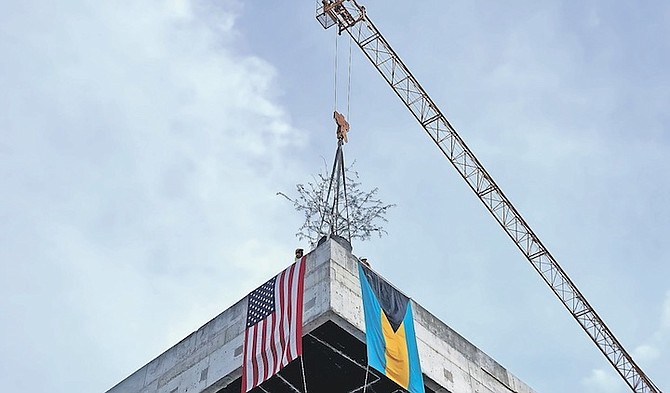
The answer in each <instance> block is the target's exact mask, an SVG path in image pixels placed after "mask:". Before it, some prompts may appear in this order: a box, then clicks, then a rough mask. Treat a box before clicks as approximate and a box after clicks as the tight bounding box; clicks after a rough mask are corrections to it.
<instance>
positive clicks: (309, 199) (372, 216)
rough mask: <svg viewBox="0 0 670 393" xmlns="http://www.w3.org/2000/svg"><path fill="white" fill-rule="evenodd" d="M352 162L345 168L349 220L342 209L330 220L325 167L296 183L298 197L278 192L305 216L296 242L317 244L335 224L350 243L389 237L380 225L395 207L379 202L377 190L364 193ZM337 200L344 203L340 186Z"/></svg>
mask: <svg viewBox="0 0 670 393" xmlns="http://www.w3.org/2000/svg"><path fill="white" fill-rule="evenodd" d="M354 163H355V161H354V162H352V164H350V165H349V167H347V168H345V177H346V184H347V195H346V198H347V205H348V207H349V220H348V221H347V215H346V214H347V213H346V211H345V210H344V209H341V211H340V212H339V213H338V214H337V216H336V217H333V215H332V210H331V209H332V196H331V200H330V201H328V200H326V198H327V196H328V187H329V185H330V176H329V175H328V171H327V167H326V168H325V173H318V174H316V175H313V176H312V181H310V182H307V183H306V184H296V191H297V193H298V196H297V197H295V198H291V197H289V196H287V195H286V194H284V193H283V192H278V193H277V195H279V196H282V197H284V198H286V199H287V200H288V201H290V202H291V203H293V207H294V208H295V210H296V211H298V212H300V213H302V214H303V215H304V217H305V221H304V222H303V224H302V225H301V226H300V228H299V229H298V232H297V233H296V236H297V237H298V239H299V240H303V239H307V240H309V241H310V242H311V243H312V244H316V242H317V240H318V239H319V238H320V237H321V236H323V235H325V234H326V232H328V231H329V230H330V228H331V227H332V226H333V224H337V225H336V227H337V228H348V230H349V235H350V237H351V239H352V240H353V239H358V240H361V241H365V240H369V239H370V238H371V237H372V236H373V235H377V236H379V237H382V236H383V235H386V234H388V232H387V231H386V230H385V229H384V227H383V223H385V222H388V220H387V219H386V213H387V212H388V210H389V209H390V208H392V207H394V206H395V204H384V203H383V202H382V201H381V200H379V199H378V198H377V193H378V192H379V189H378V188H374V189H372V190H370V191H365V190H363V189H362V188H361V182H360V181H359V175H358V172H356V171H355V170H353V169H352V168H353V165H354ZM333 192H336V191H335V189H332V190H331V193H333ZM338 197H339V199H340V200H341V201H344V198H345V196H344V189H343V187H340V189H339V196H338ZM322 224H323V227H322ZM347 224H348V225H347Z"/></svg>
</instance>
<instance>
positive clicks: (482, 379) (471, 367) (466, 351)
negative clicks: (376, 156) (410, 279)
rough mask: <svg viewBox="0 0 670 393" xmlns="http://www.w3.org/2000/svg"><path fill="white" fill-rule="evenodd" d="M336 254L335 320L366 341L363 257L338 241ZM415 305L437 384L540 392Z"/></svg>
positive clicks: (467, 392) (467, 390) (485, 391)
mask: <svg viewBox="0 0 670 393" xmlns="http://www.w3.org/2000/svg"><path fill="white" fill-rule="evenodd" d="M331 255H332V256H331V264H330V270H331V273H330V274H331V280H330V291H331V295H330V296H331V309H332V311H333V313H334V318H333V319H335V320H336V321H337V320H338V318H341V319H342V321H341V322H340V325H349V326H343V327H344V328H345V329H346V330H348V331H349V332H350V333H352V334H354V335H355V336H357V337H358V338H359V339H361V340H362V341H364V340H365V333H364V331H365V321H364V317H363V308H362V307H363V301H362V298H361V288H360V281H359V278H358V266H357V263H358V260H357V259H356V257H354V256H353V255H351V254H350V253H348V252H347V251H346V250H345V249H344V248H343V247H341V246H340V245H339V244H337V243H333V244H332V245H331ZM372 267H373V270H374V266H372ZM410 297H411V296H410ZM412 308H413V311H414V324H415V330H416V336H417V346H418V349H419V358H420V361H421V368H422V371H423V373H424V374H425V375H426V376H427V377H429V378H430V379H431V380H432V381H433V382H435V383H436V385H431V386H430V387H431V388H434V389H436V390H437V391H438V392H452V393H471V392H472V393H475V392H477V393H510V392H514V393H534V390H533V389H531V388H530V387H529V386H528V385H526V384H525V383H523V382H522V381H521V380H520V379H519V378H517V377H516V376H514V375H513V374H511V373H510V372H508V371H507V370H506V369H505V368H504V367H503V366H501V365H500V364H498V363H497V362H496V361H495V360H493V359H492V358H491V357H489V356H488V355H486V354H485V353H484V352H482V351H481V350H480V349H478V348H477V347H475V346H474V345H473V344H472V343H470V342H469V341H467V340H466V339H465V338H463V337H462V336H461V335H459V334H458V333H456V332H455V331H453V330H452V329H451V328H449V326H447V325H446V324H445V323H443V322H442V321H440V320H439V319H438V318H437V317H435V316H434V315H432V314H431V313H429V312H428V311H427V310H426V309H424V308H423V307H421V306H420V305H419V304H417V303H415V302H412ZM342 322H344V323H342Z"/></svg>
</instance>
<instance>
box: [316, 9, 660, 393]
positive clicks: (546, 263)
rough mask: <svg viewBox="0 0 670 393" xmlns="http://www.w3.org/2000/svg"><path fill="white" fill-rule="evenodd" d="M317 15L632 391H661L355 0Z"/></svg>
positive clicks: (655, 392)
mask: <svg viewBox="0 0 670 393" xmlns="http://www.w3.org/2000/svg"><path fill="white" fill-rule="evenodd" d="M316 18H317V20H318V21H319V23H321V25H322V26H323V27H324V28H325V29H328V28H330V27H332V26H337V27H338V33H339V34H341V33H342V32H344V31H346V32H347V33H348V34H349V35H350V36H351V38H352V39H353V40H354V41H355V42H356V44H357V45H358V46H359V48H361V50H362V51H363V53H364V54H365V56H366V57H367V58H368V59H369V60H370V61H371V62H372V64H373V65H374V66H375V68H377V70H378V71H379V72H380V74H381V75H382V77H383V78H384V79H385V80H386V82H387V83H388V84H389V86H390V87H391V88H392V89H393V91H394V92H395V93H396V94H397V95H398V97H399V98H400V100H401V101H402V102H403V103H404V104H405V106H407V108H408V109H409V111H410V112H411V113H412V115H413V116H414V117H415V118H416V119H417V121H418V122H419V123H420V124H421V126H422V127H423V128H424V130H425V131H426V132H427V133H428V135H429V136H430V137H431V139H432V140H433V141H434V142H435V144H436V145H437V147H438V148H439V149H440V150H441V151H442V153H443V154H444V155H445V156H446V157H447V159H448V160H449V161H450V162H451V164H452V165H453V166H454V168H455V169H456V170H457V171H458V173H459V174H460V175H461V177H462V178H463V179H464V180H465V181H466V183H467V184H468V186H469V187H470V188H471V189H472V190H473V191H474V193H475V195H477V197H478V198H479V199H480V200H481V201H482V203H483V204H484V206H486V208H487V209H488V210H489V212H490V213H491V214H492V215H493V217H494V218H495V219H496V221H497V222H498V224H500V226H501V227H502V228H503V230H504V231H505V232H506V233H507V235H508V236H509V237H510V238H511V239H512V241H513V242H514V244H516V246H517V247H518V248H519V250H520V251H521V252H522V253H523V254H524V256H525V257H526V259H527V260H528V261H529V262H530V263H531V265H532V266H533V268H535V270H536V271H537V272H538V273H539V274H540V276H541V277H542V279H543V280H544V281H545V282H546V283H547V285H549V287H550V288H551V289H552V291H553V292H554V294H555V295H556V296H557V297H558V298H559V300H560V301H561V302H562V303H563V305H564V306H565V307H566V308H567V310H568V311H569V312H570V314H571V315H572V316H573V318H574V319H575V320H576V321H577V322H578V323H579V325H580V326H581V327H582V329H584V331H585V332H586V334H587V335H588V336H589V337H590V338H591V340H593V342H594V343H595V344H596V346H597V347H598V349H599V350H600V351H601V352H602V353H603V354H604V355H605V357H606V358H607V360H608V361H609V362H610V363H611V364H612V366H613V367H614V368H615V369H616V371H617V372H618V373H619V375H620V376H621V377H622V378H623V379H624V381H625V382H626V384H628V386H629V387H630V388H631V389H632V391H634V392H638V393H647V392H649V393H661V391H660V389H658V387H656V385H654V383H653V382H652V381H651V379H649V377H647V375H645V373H644V372H643V371H642V369H641V368H640V367H639V366H638V365H637V364H636V363H635V362H634V361H633V358H632V357H631V356H630V354H628V352H626V350H625V349H624V347H623V346H622V345H621V343H619V341H618V340H617V339H616V337H614V334H612V332H611V331H610V330H609V328H608V327H607V326H606V325H605V323H604V322H603V320H602V319H601V318H600V316H598V314H597V313H596V312H595V310H594V308H593V307H592V306H591V305H590V304H589V303H588V302H587V301H586V298H585V297H584V295H582V293H581V292H580V291H579V289H578V288H577V286H575V284H574V283H573V282H572V280H570V278H569V277H568V275H567V274H566V273H565V271H564V270H563V269H562V268H561V267H560V265H559V264H558V262H557V261H556V260H555V259H554V257H553V256H552V255H551V253H550V252H549V250H548V249H547V248H546V247H545V246H544V245H543V244H542V242H541V241H540V239H539V238H538V237H537V235H535V233H534V232H533V231H532V229H531V228H530V226H529V225H528V224H527V223H526V221H525V220H524V219H523V217H521V215H520V214H519V212H518V211H517V210H516V208H515V207H514V206H513V205H512V203H511V202H510V201H509V200H508V199H507V197H506V196H505V194H503V192H502V190H501V189H500V187H498V185H497V184H496V183H495V182H494V181H493V178H492V177H491V176H490V175H489V173H488V172H487V171H486V169H484V167H483V166H482V164H481V163H480V162H479V160H477V158H476V157H475V155H474V154H473V153H472V151H470V149H469V148H468V147H467V145H466V144H465V142H464V141H463V140H462V139H461V137H460V136H459V135H458V133H457V132H456V130H455V129H454V128H453V127H452V125H451V124H450V123H449V121H448V120H447V118H446V117H445V116H444V115H443V114H442V112H441V111H440V110H439V108H438V107H437V105H435V103H434V102H433V101H432V99H431V98H430V97H429V96H428V94H427V93H426V92H425V90H424V89H423V88H422V87H421V85H420V84H419V82H418V81H417V80H416V78H414V76H413V75H412V73H411V72H410V71H409V69H408V68H407V66H405V64H404V63H403V62H402V61H401V60H400V58H399V57H398V55H397V54H396V53H395V51H394V50H393V49H392V48H391V46H390V45H389V44H388V42H387V41H386V39H384V37H383V36H382V34H381V33H380V32H379V30H377V28H376V27H375V25H374V24H373V23H372V21H371V20H370V19H369V18H368V15H367V13H366V10H365V7H363V6H361V5H359V4H358V3H357V2H356V1H355V0H322V1H319V2H318V3H317V10H316Z"/></svg>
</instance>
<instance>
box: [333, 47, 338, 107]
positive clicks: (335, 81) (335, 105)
mask: <svg viewBox="0 0 670 393" xmlns="http://www.w3.org/2000/svg"><path fill="white" fill-rule="evenodd" d="M338 38H339V35H338V34H335V66H334V68H335V72H334V73H335V76H334V77H333V80H334V83H335V89H334V90H335V104H334V107H333V111H336V110H337V62H338V61H337V52H338V48H337V41H338Z"/></svg>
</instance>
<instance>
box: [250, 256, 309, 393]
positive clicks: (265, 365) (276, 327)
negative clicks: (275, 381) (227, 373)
mask: <svg viewBox="0 0 670 393" xmlns="http://www.w3.org/2000/svg"><path fill="white" fill-rule="evenodd" d="M304 276H305V257H302V258H301V259H300V260H298V261H296V262H295V263H294V264H292V265H291V266H289V267H288V268H286V270H284V271H282V272H281V273H279V274H278V275H277V279H276V281H275V288H274V296H275V311H274V312H273V313H271V314H270V315H268V316H267V317H266V318H265V319H263V320H262V321H260V322H258V323H257V324H255V325H254V326H251V327H249V328H247V329H246V331H245V334H244V363H243V364H242V367H243V368H242V393H246V392H248V391H249V390H251V389H253V388H254V387H256V386H258V385H260V384H261V383H263V382H264V381H265V380H267V379H269V378H270V377H271V376H273V375H275V374H276V373H277V372H279V370H281V369H282V368H283V367H284V366H286V365H287V364H288V363H289V362H291V361H292V360H293V359H295V358H297V357H298V356H300V355H302V298H303V282H304Z"/></svg>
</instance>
